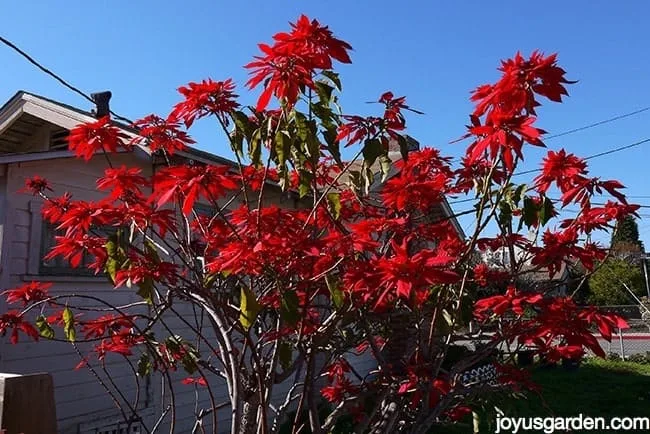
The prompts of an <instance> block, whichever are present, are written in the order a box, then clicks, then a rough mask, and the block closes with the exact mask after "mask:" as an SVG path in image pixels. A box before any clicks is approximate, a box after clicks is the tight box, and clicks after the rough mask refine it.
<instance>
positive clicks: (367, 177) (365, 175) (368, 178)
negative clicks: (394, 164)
mask: <svg viewBox="0 0 650 434" xmlns="http://www.w3.org/2000/svg"><path fill="white" fill-rule="evenodd" d="M361 175H362V179H363V192H364V193H365V194H368V193H370V186H371V185H372V183H373V182H375V174H374V173H373V172H372V170H370V168H369V167H366V168H364V169H363V172H361Z"/></svg>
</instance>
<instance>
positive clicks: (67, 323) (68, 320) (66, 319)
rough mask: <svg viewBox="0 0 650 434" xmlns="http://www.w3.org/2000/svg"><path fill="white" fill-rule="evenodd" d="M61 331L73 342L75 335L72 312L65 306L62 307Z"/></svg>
mask: <svg viewBox="0 0 650 434" xmlns="http://www.w3.org/2000/svg"><path fill="white" fill-rule="evenodd" d="M63 333H65V337H66V339H67V340H69V341H70V342H74V341H75V339H76V337H77V333H76V332H75V329H74V313H72V311H71V310H70V308H69V307H67V306H66V307H65V309H63Z"/></svg>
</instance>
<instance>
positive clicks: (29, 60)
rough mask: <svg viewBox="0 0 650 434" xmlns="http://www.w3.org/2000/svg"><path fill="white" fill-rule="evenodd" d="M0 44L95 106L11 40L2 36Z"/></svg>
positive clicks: (129, 121)
mask: <svg viewBox="0 0 650 434" xmlns="http://www.w3.org/2000/svg"><path fill="white" fill-rule="evenodd" d="M0 42H2V43H3V44H5V45H6V46H8V47H9V48H11V49H12V50H14V51H15V52H17V53H18V54H20V55H21V56H22V57H24V58H25V59H26V60H27V61H28V62H29V63H31V64H32V65H34V66H35V67H37V68H38V69H40V70H41V71H43V72H44V73H45V74H47V75H49V76H50V77H52V78H53V79H55V80H56V81H58V82H59V83H61V84H62V85H63V86H65V87H66V88H68V89H69V90H71V91H73V92H74V93H76V94H78V95H80V96H81V97H83V98H85V99H87V100H88V101H90V102H91V103H93V104H95V100H93V99H92V98H91V97H90V96H89V95H88V94H86V93H84V92H83V91H81V90H80V89H79V88H77V87H75V86H73V85H71V84H70V83H68V82H67V81H65V80H64V79H63V78H61V77H60V76H59V75H57V74H56V73H54V72H53V71H51V70H50V69H48V68H46V67H45V66H43V65H41V64H40V63H39V62H38V61H37V60H36V59H34V58H33V57H32V56H30V55H29V54H28V53H26V52H25V51H23V50H22V49H21V48H20V47H18V46H17V45H16V44H14V43H13V42H11V41H10V40H8V39H6V38H4V37H2V36H0ZM110 113H111V114H112V115H113V117H114V118H116V119H119V120H121V121H123V122H127V123H129V124H132V123H133V122H132V121H131V120H130V119H128V118H125V117H124V116H120V115H118V114H117V113H115V112H114V111H113V110H111V111H110Z"/></svg>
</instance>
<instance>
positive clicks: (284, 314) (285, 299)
mask: <svg viewBox="0 0 650 434" xmlns="http://www.w3.org/2000/svg"><path fill="white" fill-rule="evenodd" d="M298 302H299V300H298V295H296V293H295V292H292V291H287V292H285V293H284V294H282V300H281V302H280V318H282V319H283V320H284V321H286V322H287V323H289V324H291V325H296V324H297V323H298V320H299V319H300V316H299V314H298V304H299V303H298Z"/></svg>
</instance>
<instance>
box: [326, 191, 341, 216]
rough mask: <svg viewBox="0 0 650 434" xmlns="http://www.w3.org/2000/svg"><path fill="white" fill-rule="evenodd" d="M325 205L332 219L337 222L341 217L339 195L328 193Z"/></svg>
mask: <svg viewBox="0 0 650 434" xmlns="http://www.w3.org/2000/svg"><path fill="white" fill-rule="evenodd" d="M327 204H328V205H329V210H330V212H331V213H332V215H333V216H334V218H335V219H336V220H338V219H339V217H341V195H340V194H339V193H328V194H327Z"/></svg>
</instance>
